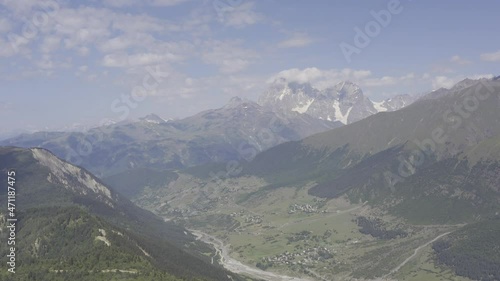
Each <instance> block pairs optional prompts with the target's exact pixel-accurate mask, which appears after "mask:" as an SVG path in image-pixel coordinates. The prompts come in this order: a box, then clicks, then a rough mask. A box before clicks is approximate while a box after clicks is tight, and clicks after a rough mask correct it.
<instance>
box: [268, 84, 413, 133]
mask: <svg viewBox="0 0 500 281" xmlns="http://www.w3.org/2000/svg"><path fill="white" fill-rule="evenodd" d="M411 102H413V99H412V98H411V96H408V95H401V96H398V97H395V98H393V99H392V100H385V101H382V102H372V101H371V100H370V99H368V98H367V97H366V96H365V95H364V94H363V91H362V90H361V88H360V87H359V86H358V85H356V84H355V83H353V82H351V81H343V82H339V83H337V84H336V85H335V86H333V87H330V88H327V89H324V90H318V89H316V88H314V87H313V86H311V84H309V83H297V82H286V80H285V79H279V80H276V81H275V82H274V83H272V84H271V85H270V86H269V88H268V90H267V91H266V92H265V93H263V94H262V95H261V96H260V98H259V104H260V105H262V106H263V107H266V108H268V109H271V110H272V111H274V112H276V113H278V114H281V115H285V116H287V115H289V114H291V113H296V112H297V113H300V114H308V115H311V116H313V117H315V118H318V119H322V120H328V121H340V122H342V123H343V124H349V123H352V122H355V121H358V120H361V119H363V118H366V117H368V116H370V115H372V114H375V113H377V112H381V111H393V110H397V109H400V108H401V107H403V106H406V105H408V104H410V103H411Z"/></svg>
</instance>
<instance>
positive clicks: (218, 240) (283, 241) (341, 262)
mask: <svg viewBox="0 0 500 281" xmlns="http://www.w3.org/2000/svg"><path fill="white" fill-rule="evenodd" d="M263 185H264V184H263V183H262V182H260V181H259V180H258V179H238V180H236V181H228V182H224V183H222V184H219V185H217V186H215V185H214V186H210V183H208V184H207V183H203V184H200V183H199V182H196V181H195V180H193V179H189V180H186V179H183V178H182V177H181V178H180V179H179V180H178V182H177V184H175V183H174V184H172V185H171V186H170V187H173V188H170V187H169V190H168V193H167V192H165V193H163V192H164V191H156V192H149V193H145V194H144V195H143V196H142V197H141V198H139V199H138V200H136V203H137V204H139V205H141V206H143V207H146V208H148V209H150V210H152V211H154V212H156V213H157V214H159V215H160V216H163V217H164V218H168V219H171V220H174V221H176V222H178V223H180V224H182V225H184V226H186V227H188V228H189V229H191V231H192V232H193V234H195V235H196V236H197V237H198V239H200V240H203V241H205V242H207V243H209V244H211V245H213V246H214V248H216V249H217V256H214V257H212V261H213V262H214V263H215V262H219V263H220V264H222V265H223V266H224V267H225V268H227V269H229V270H230V271H233V272H237V273H241V274H245V275H248V276H249V277H252V278H257V279H264V280H270V281H275V280H276V281H277V280H290V281H291V280H296V281H299V280H310V281H312V280H321V281H322V280H329V281H337V280H338V281H341V280H411V281H419V280H422V281H423V280H425V281H434V280H436V281H437V280H453V281H455V280H456V281H466V280H468V279H465V278H461V277H458V276H455V275H454V274H453V273H452V272H451V271H450V270H448V269H445V268H439V267H437V266H436V265H435V262H434V256H433V251H432V249H431V245H432V243H433V242H435V241H437V240H439V239H441V238H444V237H445V236H446V235H448V234H449V233H451V232H453V231H456V230H457V229H460V228H461V227H463V225H411V224H408V223H406V222H404V221H401V220H399V219H397V218H394V217H391V216H388V215H387V214H385V213H384V212H383V211H381V210H376V209H372V208H370V207H369V206H368V205H366V204H351V203H349V202H348V201H347V200H346V199H335V200H324V199H320V198H316V197H313V196H310V195H308V194H307V187H304V188H295V187H290V188H285V187H284V188H279V189H275V190H270V191H266V192H261V189H260V188H259V187H261V186H263ZM235 186H237V187H238V188H235ZM176 188H178V189H176ZM242 198H244V200H242ZM362 219H364V221H363V220H362ZM361 222H364V223H365V225H364V226H363V224H361ZM373 225H380V227H381V228H380V229H374V228H373ZM362 226H363V228H365V233H362V232H361V231H360V230H361V228H362ZM382 226H383V227H382ZM370 227H372V228H370Z"/></svg>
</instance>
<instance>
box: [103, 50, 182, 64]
mask: <svg viewBox="0 0 500 281" xmlns="http://www.w3.org/2000/svg"><path fill="white" fill-rule="evenodd" d="M179 59H180V58H179V57H177V56H176V55H174V54H168V53H164V54H155V53H138V54H133V55H127V54H125V53H115V54H109V55H105V56H104V58H103V60H102V65H103V66H107V67H136V66H144V65H152V64H160V63H165V62H172V61H177V60H179Z"/></svg>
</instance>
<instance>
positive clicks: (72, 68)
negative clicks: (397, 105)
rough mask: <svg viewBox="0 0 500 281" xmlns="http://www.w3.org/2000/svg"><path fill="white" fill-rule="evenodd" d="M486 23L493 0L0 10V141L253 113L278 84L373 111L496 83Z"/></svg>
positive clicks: (54, 5)
mask: <svg viewBox="0 0 500 281" xmlns="http://www.w3.org/2000/svg"><path fill="white" fill-rule="evenodd" d="M390 7H392V8H390ZM498 11H500V2H499V1H494V0H490V1H480V2H477V1H456V0H455V1H452V0H446V1H430V0H429V1H410V0H400V1H397V0H380V1H378V0H377V1H368V0H367V1H333V0H316V1H298V0H286V1H285V0H266V1H263V0H262V1H248V0H144V1H136V0H104V1H97V0H95V1H62V0H60V1H56V0H46V1H38V0H25V1H20V0H0V35H1V36H0V79H1V84H2V87H1V90H0V116H1V119H0V120H1V121H0V122H1V124H0V125H1V126H0V136H1V135H2V134H5V133H7V132H12V131H17V130H30V131H33V130H59V129H68V128H77V129H82V128H86V127H88V126H95V125H98V124H103V123H107V122H109V121H110V120H114V121H119V120H121V119H124V118H138V117H140V116H144V115H146V114H149V113H151V112H154V113H157V114H158V115H160V116H161V117H163V118H181V117H185V116H189V115H192V114H195V113H197V112H199V111H201V110H205V109H209V108H217V107H221V106H223V105H224V103H226V102H227V101H228V100H229V99H230V98H231V97H232V96H241V97H246V98H249V99H252V100H256V99H257V97H258V96H259V95H260V94H261V93H262V92H263V91H265V90H266V88H267V86H268V83H270V82H272V81H273V80H274V79H276V78H278V77H284V78H286V79H288V80H290V81H298V82H310V83H312V84H313V85H314V86H316V87H318V88H326V87H328V86H331V85H333V84H336V83H338V82H339V81H342V80H351V81H353V82H356V83H358V84H359V85H360V87H361V88H362V89H363V91H364V92H365V94H366V95H367V96H368V97H369V98H371V99H372V100H375V101H378V100H381V99H385V98H388V97H390V96H393V95H396V94H405V93H409V94H416V93H422V92H425V91H430V90H432V89H436V88H439V87H450V86H452V85H453V83H455V82H458V81H459V80H461V79H463V78H465V77H472V78H474V77H484V76H490V75H498V74H499V73H498V72H499V71H498V70H499V66H500V36H498V34H499V27H498V26H499V24H500V20H499V19H498ZM374 13H376V14H384V15H388V14H389V15H390V19H389V20H388V18H387V17H386V18H385V19H386V22H384V23H383V24H382V22H380V21H379V22H377V19H376V18H375V17H374V15H373V14H374ZM376 25H378V29H377V26H376ZM370 27H371V28H375V29H372V33H371V35H366V33H367V31H366V30H367V28H368V30H370V29H369V28H370ZM356 30H362V31H363V33H364V34H365V35H364V36H368V37H367V38H368V39H369V42H368V43H367V44H364V45H359V44H356V41H355V37H356V36H359V34H358V33H357V31H356ZM365 43H366V42H365ZM342 44H344V46H347V45H349V46H352V47H353V48H356V50H357V51H356V52H355V53H352V55H350V56H349V57H348V58H347V57H346V55H345V54H344V52H343V51H342V48H341V46H342ZM152 73H156V78H155V77H153V75H152ZM145 83H146V84H145ZM146 88H147V89H146ZM131 98H132V99H131ZM127 99H128V100H127Z"/></svg>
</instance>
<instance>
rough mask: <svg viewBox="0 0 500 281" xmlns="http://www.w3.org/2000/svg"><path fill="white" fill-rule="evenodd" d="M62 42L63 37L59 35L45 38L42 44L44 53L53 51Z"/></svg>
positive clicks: (41, 48)
mask: <svg viewBox="0 0 500 281" xmlns="http://www.w3.org/2000/svg"><path fill="white" fill-rule="evenodd" d="M60 44H61V38H59V37H57V36H47V37H45V38H43V41H42V43H41V46H40V50H41V51H42V53H51V52H53V51H55V50H57V49H58V48H59V46H60Z"/></svg>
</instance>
